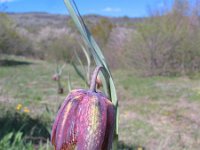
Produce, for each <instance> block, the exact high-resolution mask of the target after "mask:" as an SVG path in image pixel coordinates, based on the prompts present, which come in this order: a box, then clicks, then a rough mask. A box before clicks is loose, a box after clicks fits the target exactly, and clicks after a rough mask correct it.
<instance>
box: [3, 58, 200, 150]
mask: <svg viewBox="0 0 200 150" xmlns="http://www.w3.org/2000/svg"><path fill="white" fill-rule="evenodd" d="M9 59H10V61H11V60H13V61H12V62H17V65H15V63H14V64H13V63H10V61H9V64H12V65H9V66H8V65H5V64H3V63H1V65H0V106H1V107H0V110H1V112H4V113H1V114H0V122H1V126H4V128H3V127H1V128H0V132H1V133H5V134H4V136H2V137H1V138H0V139H1V140H0V141H1V142H0V143H1V144H2V140H5V138H7V136H9V135H10V134H11V133H14V135H17V134H19V135H21V134H20V133H22V137H21V138H22V139H23V143H19V144H18V145H19V147H20V146H21V147H22V146H24V147H28V146H30V145H31V146H32V149H41V150H42V149H49V150H51V149H52V147H51V146H50V144H49V143H48V138H47V137H48V136H49V131H50V129H51V124H52V122H53V119H54V117H55V114H56V112H57V109H58V107H59V105H60V103H61V102H62V101H63V99H64V98H65V96H66V95H67V93H68V90H67V75H68V72H70V74H71V80H72V85H73V88H80V87H83V88H85V86H84V83H83V82H82V81H81V80H80V79H79V78H78V76H77V75H76V73H75V72H74V70H73V68H72V67H71V66H69V65H68V66H66V67H65V69H64V73H63V74H64V76H63V79H62V84H63V86H64V89H65V92H64V94H63V95H59V94H57V84H56V82H55V81H53V80H52V79H51V77H52V75H53V74H54V72H55V69H56V65H54V64H52V63H48V62H44V61H37V60H31V59H25V58H20V57H14V58H9ZM113 76H114V79H115V82H116V85H117V91H118V97H119V108H120V116H119V117H120V120H119V127H120V128H119V139H120V145H119V147H120V149H123V150H126V149H133V150H136V149H139V148H140V147H143V148H145V149H150V150H165V149H166V150H167V149H170V150H173V149H174V150H182V149H188V150H190V149H192V150H198V149H199V144H200V119H199V116H200V111H199V110H200V80H199V79H200V77H199V76H195V78H189V77H159V76H158V77H142V76H137V75H136V74H135V72H134V71H130V70H129V71H128V70H115V71H113ZM18 104H22V109H20V110H16V106H17V105H18ZM24 107H27V108H28V109H29V110H30V112H29V113H25V112H24V111H23V108H24ZM16 118H18V121H16V120H15V119H16ZM13 121H15V122H17V123H18V127H17V128H14V125H13ZM6 123H7V124H6ZM31 125H32V126H31ZM5 126H8V127H9V128H5ZM43 126H45V127H46V128H45V127H44V128H43ZM20 127H21V128H20ZM34 128H38V129H41V130H42V129H43V132H35V133H34V131H36V130H34ZM44 131H45V132H44ZM47 133H48V134H47ZM28 137H29V139H28ZM12 139H13V137H12ZM27 139H28V140H27ZM33 139H36V141H35V140H33ZM43 139H46V140H43ZM8 141H12V140H8ZM46 142H47V143H46ZM5 143H6V142H4V144H5ZM1 144H0V146H1ZM20 144H22V145H20ZM31 146H30V147H31ZM20 149H22V148H20ZM26 149H28V148H26ZM30 149H31V148H30Z"/></svg>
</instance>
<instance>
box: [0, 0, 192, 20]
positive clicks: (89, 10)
mask: <svg viewBox="0 0 200 150" xmlns="http://www.w3.org/2000/svg"><path fill="white" fill-rule="evenodd" d="M163 1H164V0H75V2H76V3H77V6H78V8H79V10H80V12H81V14H99V15H106V16H115V17H118V16H129V17H144V16H148V14H149V10H154V9H162V8H164V7H166V6H167V7H168V8H169V7H170V6H171V5H172V2H173V0H165V1H167V3H164V2H163ZM191 1H194V0H191ZM1 4H3V5H6V7H7V8H6V11H7V12H48V13H54V14H68V13H67V9H66V7H65V5H64V2H63V0H0V5H1ZM149 8H150V9H149Z"/></svg>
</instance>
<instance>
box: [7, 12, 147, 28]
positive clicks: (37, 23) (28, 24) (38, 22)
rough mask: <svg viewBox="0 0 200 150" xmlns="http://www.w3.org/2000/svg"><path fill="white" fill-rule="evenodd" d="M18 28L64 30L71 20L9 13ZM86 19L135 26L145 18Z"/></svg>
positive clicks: (89, 17) (62, 17) (90, 17)
mask: <svg viewBox="0 0 200 150" xmlns="http://www.w3.org/2000/svg"><path fill="white" fill-rule="evenodd" d="M8 15H9V16H10V17H11V18H12V19H13V20H14V21H15V22H16V24H17V25H18V26H20V27H24V28H27V29H32V30H34V29H38V28H42V27H45V26H52V27H56V28H63V27H66V25H67V20H68V19H69V18H70V17H69V16H67V15H58V14H48V13H42V12H41V13H38V12H30V13H9V14H8ZM84 18H86V19H88V20H90V21H91V22H96V21H97V20H98V19H101V18H107V19H109V20H110V21H112V22H113V23H114V24H116V25H119V26H124V25H129V24H133V23H135V22H138V21H141V20H143V18H129V17H104V16H99V15H87V16H84Z"/></svg>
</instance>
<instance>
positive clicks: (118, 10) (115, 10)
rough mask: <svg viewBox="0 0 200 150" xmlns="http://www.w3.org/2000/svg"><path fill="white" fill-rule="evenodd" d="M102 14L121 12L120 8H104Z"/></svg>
mask: <svg viewBox="0 0 200 150" xmlns="http://www.w3.org/2000/svg"><path fill="white" fill-rule="evenodd" d="M103 11H104V12H121V11H122V10H121V9H120V8H112V7H106V8H104V9H103Z"/></svg>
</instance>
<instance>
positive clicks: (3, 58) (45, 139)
mask: <svg viewBox="0 0 200 150" xmlns="http://www.w3.org/2000/svg"><path fill="white" fill-rule="evenodd" d="M199 14H200V5H199V3H198V0H196V4H195V5H190V4H189V2H188V0H174V5H173V7H172V8H171V9H164V11H163V10H162V11H160V10H158V11H154V12H153V13H152V15H151V16H150V17H148V18H140V19H135V18H128V17H123V18H106V17H102V16H95V15H91V16H85V17H84V19H85V20H86V24H87V25H88V26H89V29H90V30H91V31H92V33H93V34H94V37H95V39H96V40H97V43H98V44H100V46H101V47H102V48H103V52H104V54H105V55H106V58H107V60H108V64H109V65H110V66H111V70H112V72H113V78H114V79H115V82H116V84H117V85H116V87H117V91H118V97H119V109H120V115H119V140H120V142H119V149H123V150H124V149H125V150H126V149H127V150H129V149H131V150H135V149H137V150H138V149H142V148H145V149H150V150H155V149H156V150H157V149H158V150H159V149H175V150H179V149H192V150H198V149H199V144H200V141H199V139H200V130H199V125H200V120H199V115H200V112H199V110H200V102H199V100H200V86H199V85H200V82H199V79H200V74H199V71H200V42H199V41H200V18H199ZM0 20H1V21H0V111H1V114H0V133H1V134H0V149H9V150H15V149H16V148H17V149H22V150H23V149H24V150H25V149H28V150H29V149H30V150H32V149H38V150H43V149H46V150H52V146H51V144H50V143H49V136H50V130H51V125H52V123H53V119H54V117H55V115H56V112H57V110H58V108H59V106H60V104H61V103H62V102H63V100H64V98H65V96H66V95H67V92H68V91H69V90H68V89H70V88H80V87H86V85H87V84H88V82H89V80H88V79H89V77H90V75H89V74H86V73H85V72H84V68H87V67H88V66H89V67H88V68H89V69H91V68H93V64H94V62H91V63H88V64H89V65H88V66H84V65H87V61H88V60H87V59H86V58H85V54H84V53H83V52H82V51H81V47H80V45H82V44H83V43H82V42H81V43H78V44H77V41H78V40H80V39H81V37H80V36H79V35H78V32H77V31H76V30H75V28H74V25H73V24H72V22H71V21H70V19H69V18H68V17H67V16H63V15H49V14H44V13H35V14H34V13H31V14H4V13H1V14H0ZM74 51H76V52H74ZM16 55H18V56H16ZM87 55H88V54H87ZM89 57H90V56H88V58H89ZM79 59H81V60H82V62H81V61H80V60H79ZM76 62H78V63H79V65H80V66H79V65H77V64H76ZM61 64H62V65H63V64H64V65H63V66H64V67H60V66H61ZM71 64H73V66H76V67H77V68H75V67H74V68H75V70H76V69H77V70H81V69H82V70H83V72H84V73H85V74H84V75H85V78H84V77H83V79H87V80H88V81H87V83H85V82H84V81H83V80H81V79H80V77H79V76H78V75H77V74H76V73H75V71H74V68H73V66H72V65H71ZM59 67H60V68H62V78H61V75H60V80H59V84H58V85H57V83H56V82H55V81H53V80H52V78H51V77H52V75H55V73H57V74H58V72H59V69H58V70H57V69H56V68H59ZM90 67H91V68H90ZM88 68H87V69H88ZM87 69H85V70H87ZM69 81H71V82H70V84H69ZM57 86H58V87H57ZM60 87H61V88H63V92H64V93H63V94H59V93H58V91H57V90H58V88H60ZM60 93H61V92H60Z"/></svg>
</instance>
